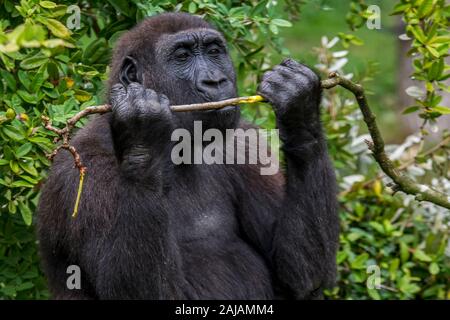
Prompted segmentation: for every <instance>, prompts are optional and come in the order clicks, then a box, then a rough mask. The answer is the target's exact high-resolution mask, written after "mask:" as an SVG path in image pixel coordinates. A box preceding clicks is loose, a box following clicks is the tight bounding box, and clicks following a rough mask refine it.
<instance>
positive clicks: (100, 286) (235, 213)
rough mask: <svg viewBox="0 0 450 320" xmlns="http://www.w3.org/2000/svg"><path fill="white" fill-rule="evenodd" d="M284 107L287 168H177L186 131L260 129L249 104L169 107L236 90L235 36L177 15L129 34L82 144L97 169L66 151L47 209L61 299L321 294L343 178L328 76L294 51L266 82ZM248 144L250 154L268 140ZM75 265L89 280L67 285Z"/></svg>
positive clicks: (42, 217)
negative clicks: (177, 133) (333, 159)
mask: <svg viewBox="0 0 450 320" xmlns="http://www.w3.org/2000/svg"><path fill="white" fill-rule="evenodd" d="M258 93H259V94H261V95H262V96H263V97H264V98H265V99H266V100H267V101H268V102H270V104H271V106H272V107H273V109H274V112H275V115H276V119H277V120H276V123H277V128H278V129H279V136H280V141H281V142H282V147H281V148H282V151H283V154H284V159H285V161H284V164H285V167H284V168H283V170H282V172H278V173H276V174H274V175H261V174H260V167H261V163H259V162H258V163H257V164H223V165H220V164H212V165H207V164H186V163H183V164H177V165H175V164H174V163H173V161H172V160H171V150H172V148H173V145H174V142H173V141H172V140H171V134H172V132H173V130H174V129H176V128H184V129H186V130H189V132H191V131H192V130H193V122H194V121H202V124H203V129H204V130H207V129H208V128H216V129H218V130H222V131H223V130H226V129H235V128H244V129H245V128H251V125H250V124H248V123H246V122H245V121H244V120H242V119H240V109H239V106H228V107H224V108H222V109H217V110H208V111H195V112H172V111H171V109H170V108H169V106H170V105H179V104H190V103H202V102H208V101H218V100H223V99H227V98H232V97H237V87H236V74H235V71H234V68H233V64H232V62H231V59H230V56H229V54H228V49H227V45H226V42H225V40H224V37H223V36H222V34H221V33H220V32H218V31H217V30H216V29H214V27H212V26H211V25H210V24H209V23H207V22H206V21H204V20H203V19H201V18H200V17H196V16H192V15H189V14H182V13H166V14H161V15H158V16H154V17H151V18H147V19H146V20H144V21H142V22H141V23H140V24H138V25H137V26H136V27H134V28H133V29H131V30H130V31H128V32H126V33H124V35H123V36H122V37H121V38H120V39H119V41H118V43H117V45H116V47H115V50H114V53H113V57H112V62H111V72H110V76H109V82H108V94H107V97H106V99H107V101H108V102H109V103H110V105H111V106H112V112H110V113H108V114H104V115H97V116H94V117H92V119H91V120H90V121H89V123H88V124H87V125H86V126H85V127H84V128H83V129H80V130H79V131H78V132H77V133H76V135H75V136H74V138H73V139H72V144H73V145H74V146H75V147H76V149H77V150H78V152H79V154H80V155H81V158H82V160H83V162H84V165H85V166H86V167H87V170H88V171H87V175H86V178H85V182H84V190H83V195H82V197H81V203H80V206H79V214H78V216H77V217H76V218H75V219H74V218H72V217H71V213H72V210H73V204H74V199H75V198H76V192H77V185H78V180H79V172H78V170H77V169H76V168H74V163H73V158H72V157H71V155H70V154H69V153H68V152H64V153H60V154H58V155H57V156H56V158H55V159H54V163H53V165H52V168H51V171H50V173H49V177H48V180H47V181H46V183H45V185H44V187H43V190H42V193H41V197H40V200H39V205H38V238H39V245H40V254H41V257H42V263H43V268H44V271H45V273H46V276H47V278H48V285H49V288H50V291H51V294H52V297H53V298H55V299H317V298H322V297H323V290H324V288H327V287H329V286H332V285H333V283H334V281H335V277H336V262H335V258H336V250H337V246H338V236H339V221H338V214H337V201H336V181H335V176H334V170H333V168H332V166H331V163H330V160H329V157H328V151H327V146H326V140H325V136H324V133H323V130H322V126H321V122H320V109H319V103H320V99H321V87H320V79H319V77H318V76H317V75H316V74H315V73H314V72H313V71H311V69H309V68H308V67H306V66H305V65H303V64H300V63H298V62H296V61H294V60H292V59H286V60H284V61H283V62H282V63H281V64H280V65H277V66H276V67H274V68H273V69H272V70H271V71H268V72H266V73H265V74H264V75H263V77H262V80H261V83H260V85H259V89H258ZM256 147H257V146H255V145H250V144H246V148H247V151H249V150H251V149H252V148H256ZM224 152H226V151H225V150H224ZM72 265H76V266H78V267H79V270H80V275H81V287H80V288H75V289H73V288H69V287H70V286H69V287H68V286H67V281H68V277H70V275H71V274H70V273H68V267H69V266H72Z"/></svg>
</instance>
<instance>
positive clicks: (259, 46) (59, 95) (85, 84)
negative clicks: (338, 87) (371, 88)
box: [0, 0, 449, 299]
mask: <svg viewBox="0 0 450 320" xmlns="http://www.w3.org/2000/svg"><path fill="white" fill-rule="evenodd" d="M416 2H417V1H416ZM402 3H403V1H402ZM408 3H409V2H408ZM285 4H287V5H288V6H287V7H284V6H283V5H280V4H275V3H274V2H273V1H268V0H266V1H233V0H227V1H215V0H195V1H172V0H161V1H145V0H132V1H125V0H108V1H104V2H100V1H78V3H77V5H78V7H77V6H73V3H72V2H70V1H59V2H58V4H56V3H54V2H52V1H38V0H22V1H20V3H19V4H17V2H15V1H11V0H5V1H2V2H1V4H0V5H1V6H2V8H1V11H0V76H1V83H0V97H1V99H0V101H1V102H0V137H1V139H0V298H8V299H11V298H14V299H41V298H47V297H48V293H47V290H46V287H45V280H44V278H43V276H42V273H41V271H40V269H39V264H38V257H37V244H36V241H35V237H34V231H33V218H34V216H33V212H35V209H36V204H37V200H38V196H39V189H40V186H41V184H42V182H43V181H44V180H45V177H46V173H47V169H48V166H49V165H50V163H49V161H48V159H47V158H46V156H45V154H46V153H49V152H51V151H52V149H53V148H54V144H53V139H54V135H53V134H52V133H50V132H48V131H47V130H45V129H43V127H42V122H41V116H42V115H48V116H49V117H50V118H51V119H52V121H53V123H54V125H56V126H63V125H64V123H65V121H66V119H67V118H69V117H70V116H72V115H73V114H75V113H76V112H77V111H79V110H80V109H82V108H84V107H86V106H90V105H97V104H100V103H101V102H102V98H103V94H104V92H103V91H104V86H103V84H104V81H105V79H107V75H108V62H109V57H110V54H111V48H112V47H113V46H114V42H115V41H116V40H117V38H118V37H119V36H120V35H121V34H122V33H123V32H124V31H125V30H127V29H129V28H130V27H132V26H133V25H135V24H136V22H138V21H139V20H141V19H143V18H144V17H146V16H151V15H154V14H157V13H160V12H166V11H177V10H179V11H186V12H190V13H194V14H198V15H202V16H204V17H205V18H206V19H207V20H208V21H210V22H212V23H213V24H214V25H215V26H217V27H218V29H220V30H221V31H222V32H223V33H224V35H225V37H226V38H227V40H229V43H230V45H231V47H232V48H231V49H232V56H233V60H234V62H235V66H236V69H237V72H238V79H239V89H240V93H241V94H242V95H246V94H253V93H254V92H255V89H256V86H257V84H258V82H259V76H260V75H261V74H262V72H264V71H265V70H266V69H267V68H269V67H270V66H271V65H272V61H271V58H272V57H273V55H274V53H275V52H277V53H278V54H281V55H288V51H287V50H286V49H285V48H284V47H283V45H282V39H281V38H280V37H279V29H280V28H283V27H289V26H290V25H291V23H290V22H288V21H287V20H290V18H291V17H292V16H297V15H298V14H299V11H298V9H299V4H300V2H299V1H285ZM286 8H287V10H286ZM354 8H356V7H354ZM78 10H79V12H80V13H81V15H80V18H81V19H80V20H78V18H77V12H78ZM401 10H407V8H406V7H400V8H397V11H401ZM352 12H353V14H357V10H353V11H352ZM426 12H427V15H425V16H424V17H425V18H429V17H431V16H432V14H431V13H430V12H429V11H428V9H427V11H426ZM433 12H434V11H433ZM446 12H448V10H447V11H446ZM433 14H434V13H433ZM436 15H437V14H436ZM443 15H444V14H443V13H440V14H439V17H441V16H443ZM447 17H448V13H447ZM433 21H437V18H436V19H435V18H434V16H433ZM439 21H441V20H439ZM78 22H79V25H78ZM410 22H411V21H410ZM413 22H414V21H412V22H411V23H413ZM414 28H416V27H413V29H411V32H417V30H416V29H414ZM437 30H438V31H436V32H437V33H441V32H442V28H439V29H437ZM425 32H427V31H426V30H425ZM419 33H420V32H419ZM439 36H441V35H440V34H439ZM419 38H420V37H419ZM341 39H342V41H343V42H344V44H345V45H346V46H347V45H348V44H351V43H354V42H359V39H357V38H355V37H354V36H353V35H351V34H349V35H341ZM422 40H423V39H422ZM418 41H420V39H419V40H418ZM335 42H336V41H335ZM323 43H326V44H328V45H329V43H328V42H327V41H323ZM332 47H333V46H332V45H331V46H327V45H325V46H324V47H322V48H319V49H318V57H319V59H320V61H319V62H320V65H318V69H320V70H321V71H322V72H323V73H324V74H326V73H327V72H328V71H329V70H330V68H332V67H333V63H335V62H336V60H337V59H338V56H339V54H337V55H336V54H335V55H333V52H332V51H331V48H332ZM431 47H432V48H433V46H431ZM416 48H420V46H419V45H418V46H416ZM417 50H418V51H420V52H421V50H422V49H417ZM436 50H438V52H441V50H442V49H441V48H440V47H439V48H436ZM427 52H428V53H425V54H426V55H427V58H426V59H428V60H426V61H425V60H424V61H421V62H420V63H416V64H415V66H416V67H417V68H419V69H420V70H418V71H417V72H418V75H420V74H421V73H420V72H421V70H425V71H423V72H426V75H425V74H424V75H423V76H425V77H428V76H431V77H432V79H431V78H427V79H428V80H429V81H431V82H432V81H435V80H436V79H437V80H439V81H440V80H441V79H443V77H444V75H443V73H444V69H445V68H447V67H446V66H445V65H444V69H442V68H441V66H442V62H441V61H443V60H442V57H441V55H440V54H439V56H438V57H436V56H434V58H433V54H434V53H435V52H433V51H432V50H428V51H427ZM341 54H342V53H341ZM428 54H429V55H431V56H428ZM436 59H438V60H439V61H438V62H436V61H435V60H436ZM436 63H437V64H436ZM344 65H345V63H344V64H342V63H340V67H339V69H340V70H339V71H341V72H342V73H344V72H343V70H342V68H343V67H344ZM435 65H437V67H436V66H435ZM431 69H432V70H434V71H430V70H431ZM441 69H442V70H441ZM436 70H437V71H436ZM433 79H434V80H433ZM357 80H359V81H362V82H363V81H364V80H365V79H357ZM428 88H429V85H428V86H427V90H428ZM427 92H430V93H427V100H426V101H429V103H434V104H435V102H436V101H437V100H436V99H438V98H436V93H433V94H431V91H427ZM433 92H434V91H433ZM338 93H339V94H338ZM351 101H352V100H349V99H348V97H347V96H346V94H345V93H344V92H340V91H335V90H333V91H330V92H327V93H326V95H325V100H324V107H325V108H326V110H327V112H324V123H325V125H326V130H327V134H328V138H329V147H330V152H331V154H332V157H333V158H334V161H335V165H336V168H337V175H338V179H339V182H340V183H341V194H340V200H341V204H342V210H341V218H342V219H341V220H342V231H343V232H342V235H341V249H340V252H339V255H338V262H339V268H340V270H339V275H340V276H339V286H338V287H337V288H335V289H334V290H330V291H329V292H328V295H329V297H331V298H354V299H357V298H368V297H371V298H375V299H378V298H413V297H423V298H445V297H446V295H448V290H449V289H448V287H449V284H448V278H446V275H448V272H449V265H448V259H447V258H446V256H445V252H444V251H445V245H446V243H447V241H448V231H446V229H445V228H444V227H442V226H443V225H445V223H446V222H442V223H441V225H439V226H438V225H437V224H436V221H437V220H436V219H437V218H436V217H437V216H439V215H438V214H430V212H432V211H433V210H435V211H436V210H438V209H436V208H435V206H430V207H426V206H422V207H419V206H418V205H417V202H415V201H410V199H409V198H407V197H395V198H393V197H391V196H390V195H388V194H387V192H385V187H384V185H385V183H384V181H383V180H382V177H380V176H379V175H378V167H377V165H376V164H375V163H374V162H373V160H371V159H370V157H369V156H368V154H367V151H366V149H365V148H359V149H357V148H356V149H355V146H356V145H358V143H357V142H358V141H359V142H362V140H361V137H363V130H360V125H361V121H360V118H359V116H358V114H359V113H358V110H357V107H356V105H355V104H354V103H352V102H351ZM420 101H423V100H420ZM427 103H428V102H427ZM422 105H423V104H422ZM436 106H437V105H433V106H432V108H434V109H433V112H436V111H439V110H441V111H443V110H444V111H445V109H436V108H435V107H436ZM428 107H429V106H425V105H423V108H424V112H427V111H428V109H429V108H428ZM421 108H422V107H421ZM427 108H428V109H427ZM415 111H417V110H415ZM439 112H440V111H439ZM243 113H244V116H245V117H247V118H248V119H251V120H253V121H254V122H255V123H256V124H258V125H262V126H264V127H273V126H274V116H273V113H272V112H271V111H270V108H267V107H258V108H247V109H244V110H243ZM433 116H436V114H435V113H434V114H433ZM429 117H431V116H429ZM429 171H431V170H429ZM355 172H357V173H359V174H360V175H362V174H364V176H363V177H362V178H361V177H358V179H357V181H356V182H355V181H354V179H353V180H352V177H353V178H354V175H355ZM349 181H350V182H352V181H353V182H355V183H350V182H349ZM430 221H431V222H430ZM447 230H448V229H447ZM370 264H376V265H378V266H379V267H380V268H381V276H382V278H383V281H382V285H383V286H384V287H382V288H381V290H368V289H367V287H366V284H365V281H366V280H367V279H368V277H370V274H368V273H367V272H366V271H367V270H366V267H367V266H368V265H370Z"/></svg>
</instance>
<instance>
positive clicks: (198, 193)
mask: <svg viewBox="0 0 450 320" xmlns="http://www.w3.org/2000/svg"><path fill="white" fill-rule="evenodd" d="M211 169H212V168H211ZM211 171H212V172H211ZM176 184H177V187H176V188H173V189H172V190H173V191H171V192H169V195H168V196H169V206H170V220H171V225H172V226H173V227H174V228H175V230H173V231H174V233H175V235H176V237H177V238H178V240H179V241H180V242H181V243H186V242H190V241H196V240H204V239H207V238H210V237H216V238H217V237H220V238H229V237H234V236H237V232H238V223H237V219H236V212H235V207H234V204H233V194H232V190H231V189H230V188H227V187H226V185H227V184H228V182H227V181H226V178H225V176H224V175H223V173H222V172H221V171H219V170H217V171H214V170H208V171H207V172H196V173H195V174H193V175H192V176H189V177H185V176H183V177H178V179H177V181H176ZM175 190H176V191H175Z"/></svg>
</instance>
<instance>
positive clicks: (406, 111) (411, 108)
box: [402, 106, 420, 114]
mask: <svg viewBox="0 0 450 320" xmlns="http://www.w3.org/2000/svg"><path fill="white" fill-rule="evenodd" d="M418 110H420V107H419V106H412V107H408V108H406V109H405V110H403V112H402V114H409V113H413V112H416V111H418Z"/></svg>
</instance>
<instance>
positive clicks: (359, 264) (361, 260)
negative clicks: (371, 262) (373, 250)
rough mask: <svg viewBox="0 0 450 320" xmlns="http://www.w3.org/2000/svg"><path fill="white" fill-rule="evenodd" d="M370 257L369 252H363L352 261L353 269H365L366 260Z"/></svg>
mask: <svg viewBox="0 0 450 320" xmlns="http://www.w3.org/2000/svg"><path fill="white" fill-rule="evenodd" d="M368 259H369V254H367V253H363V254H360V255H359V256H357V257H356V258H355V260H353V261H352V263H351V267H352V268H353V269H364V268H365V266H366V261H367V260H368Z"/></svg>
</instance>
